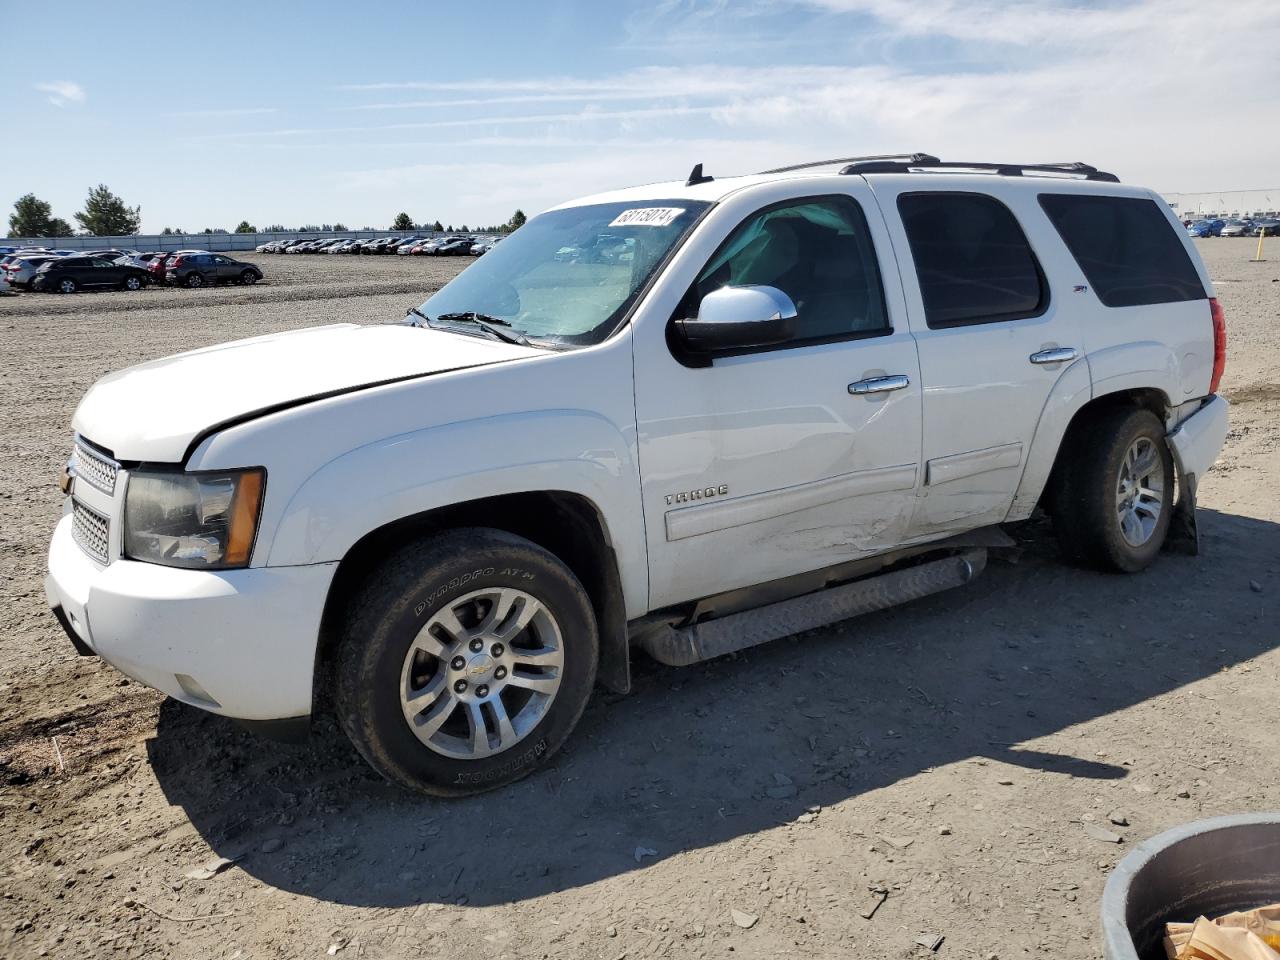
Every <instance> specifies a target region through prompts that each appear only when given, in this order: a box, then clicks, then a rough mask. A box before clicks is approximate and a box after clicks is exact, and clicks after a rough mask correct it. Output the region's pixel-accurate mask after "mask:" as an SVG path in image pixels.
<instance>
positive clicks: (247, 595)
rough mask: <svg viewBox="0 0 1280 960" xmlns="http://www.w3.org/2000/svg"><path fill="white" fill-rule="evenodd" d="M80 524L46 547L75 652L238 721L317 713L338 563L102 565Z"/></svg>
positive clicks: (66, 522) (66, 521) (61, 529)
mask: <svg viewBox="0 0 1280 960" xmlns="http://www.w3.org/2000/svg"><path fill="white" fill-rule="evenodd" d="M71 524H72V519H71V517H70V516H64V517H63V518H62V520H61V521H59V523H58V526H57V528H56V529H55V531H54V534H53V541H52V543H51V544H50V547H49V574H48V576H47V577H46V578H45V593H46V595H47V597H48V601H49V606H50V607H52V608H53V610H54V612H55V615H56V616H58V619H59V621H60V622H62V624H63V626H64V627H66V629H67V631H68V632H69V633H71V634H73V635H74V639H75V640H77V641H78V642H77V643H76V647H77V649H81V651H82V652H84V650H85V649H86V648H87V650H88V651H91V652H92V653H96V654H98V655H99V656H101V657H102V659H104V660H106V661H107V662H108V663H110V664H111V665H112V666H114V667H115V668H116V669H118V670H119V671H120V672H122V673H124V674H126V675H127V676H130V677H132V678H133V679H135V680H137V681H139V682H140V683H144V684H146V685H147V686H149V687H154V688H155V689H157V690H159V691H161V692H162V693H165V694H168V695H169V696H171V697H173V698H174V699H176V700H181V701H183V702H185V703H189V704H192V705H193V706H197V707H201V708H203V709H205V710H209V711H211V712H213V713H218V714H222V715H224V716H227V717H231V718H234V719H239V720H257V721H267V720H283V719H288V718H294V717H304V716H307V715H309V714H310V713H311V698H312V680H313V676H312V675H313V672H314V668H315V655H316V642H317V638H318V636H319V632H320V617H321V614H322V612H323V610H324V604H325V598H326V596H327V594H328V591H329V585H330V582H331V581H332V578H333V573H334V570H335V569H336V568H337V564H336V563H324V564H312V565H308V566H298V567H254V568H250V569H247V570H220V571H202V570H179V569H174V568H171V567H162V566H159V565H157V564H153V563H139V562H138V561H135V560H115V561H114V562H112V563H110V564H108V565H106V566H103V565H101V564H99V563H97V562H96V561H94V560H93V559H91V558H90V557H89V556H87V555H86V554H85V553H84V551H82V550H81V549H80V547H79V546H78V545H77V544H76V542H75V541H74V540H73V539H72V535H71Z"/></svg>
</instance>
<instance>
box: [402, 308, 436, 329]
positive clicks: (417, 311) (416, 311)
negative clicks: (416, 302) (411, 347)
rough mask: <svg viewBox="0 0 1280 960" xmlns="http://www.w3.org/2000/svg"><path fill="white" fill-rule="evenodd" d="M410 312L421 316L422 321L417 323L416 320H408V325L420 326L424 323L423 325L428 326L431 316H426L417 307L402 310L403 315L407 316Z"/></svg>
mask: <svg viewBox="0 0 1280 960" xmlns="http://www.w3.org/2000/svg"><path fill="white" fill-rule="evenodd" d="M410 314H412V315H413V316H415V317H421V318H422V323H418V322H417V321H416V320H414V321H410V323H409V326H411V327H421V326H423V325H424V324H425V325H427V326H430V324H431V318H430V317H428V316H427V315H426V314H425V313H423V312H422V311H421V310H419V309H418V308H417V307H410V308H409V309H408V310H406V311H405V312H404V315H405V316H406V317H407V316H409V315H410Z"/></svg>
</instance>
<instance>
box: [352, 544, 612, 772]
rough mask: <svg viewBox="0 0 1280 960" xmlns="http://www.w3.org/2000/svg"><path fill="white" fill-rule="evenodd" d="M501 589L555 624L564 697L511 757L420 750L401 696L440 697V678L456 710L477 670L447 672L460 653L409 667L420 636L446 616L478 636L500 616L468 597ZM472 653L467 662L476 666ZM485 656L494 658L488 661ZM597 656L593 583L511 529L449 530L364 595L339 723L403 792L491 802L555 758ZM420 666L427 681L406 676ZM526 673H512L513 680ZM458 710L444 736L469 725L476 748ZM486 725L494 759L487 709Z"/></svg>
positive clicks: (404, 553) (411, 551)
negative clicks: (492, 795)
mask: <svg viewBox="0 0 1280 960" xmlns="http://www.w3.org/2000/svg"><path fill="white" fill-rule="evenodd" d="M501 588H510V589H513V590H516V591H520V592H521V593H523V594H526V595H528V596H529V597H532V598H533V599H534V600H535V601H537V603H539V604H541V606H542V607H543V608H544V610H545V611H546V612H547V613H548V614H549V615H550V616H551V618H553V620H554V625H555V627H556V628H558V631H559V640H560V650H562V651H563V666H562V667H561V668H560V669H559V678H560V683H559V687H558V689H557V690H556V691H555V693H554V696H553V697H552V699H551V700H550V702H549V704H548V705H547V706H546V708H545V712H544V713H542V714H541V716H540V717H538V718H537V720H536V723H534V724H533V725H532V726H531V727H530V728H528V729H527V731H526V732H525V733H524V734H523V735H522V736H520V738H519V739H517V740H515V741H514V742H513V743H512V745H511V746H510V747H509V748H505V749H501V750H499V751H497V752H494V753H492V754H490V755H489V756H485V757H481V758H457V757H451V756H446V755H445V754H444V753H442V752H439V751H438V750H437V749H436V748H435V747H432V746H428V745H427V743H426V742H424V741H423V740H422V739H419V736H418V734H417V733H415V731H414V729H413V728H411V727H410V724H409V720H408V719H406V710H405V708H403V707H402V703H401V691H402V690H403V689H405V688H406V687H412V688H414V689H420V687H418V686H417V685H418V684H422V685H424V686H430V685H431V684H432V683H433V682H435V681H436V678H437V674H439V681H440V682H441V683H442V689H445V690H446V692H445V694H442V695H441V696H442V697H443V696H449V698H450V700H452V699H455V698H454V697H452V695H450V694H448V689H453V690H456V689H457V687H456V680H450V679H449V678H453V677H457V676H471V675H472V674H471V666H470V663H471V661H470V660H467V663H468V666H467V669H466V673H465V674H461V675H460V674H454V673H449V672H448V670H447V669H446V668H451V664H460V663H461V662H462V661H463V659H464V657H460V656H457V655H456V653H449V654H447V655H444V656H443V658H442V659H440V658H435V657H426V656H425V655H422V654H415V657H420V658H421V659H416V660H413V661H410V660H408V659H407V658H409V656H410V651H411V649H412V648H413V645H414V642H415V638H417V637H418V636H419V632H420V631H423V630H426V628H427V625H428V624H429V623H430V622H431V621H432V619H433V618H434V617H436V616H437V615H438V614H440V613H441V612H442V611H445V610H449V609H454V610H456V611H458V616H459V620H461V621H462V622H463V625H464V627H474V626H475V621H478V620H481V619H483V617H484V616H486V615H489V614H491V613H492V612H493V608H491V607H486V606H485V603H486V601H485V600H484V599H480V600H476V601H467V602H464V598H467V597H471V596H472V595H473V594H483V593H484V591H485V590H497V589H501ZM471 604H474V605H475V606H474V618H475V620H472V619H471V618H470V617H469V616H468V611H470V610H472V609H473V608H472V606H471ZM451 605H455V606H451ZM504 622H514V621H508V620H504ZM536 623H537V621H535V626H536ZM446 636H447V635H446ZM532 636H533V628H532V627H530V628H523V629H522V630H521V632H519V633H515V634H513V635H512V636H511V639H510V647H511V650H512V651H514V650H516V649H518V645H519V644H522V643H529V642H530V640H529V639H528V638H531V637H532ZM485 642H486V643H487V642H488V641H485ZM538 643H539V644H541V640H539V641H538ZM469 649H471V650H474V649H475V648H474V647H471V648H469ZM489 649H491V648H489ZM464 652H465V656H466V658H470V657H471V656H472V654H471V653H470V652H466V651H464ZM509 652H511V651H509ZM475 656H476V657H477V658H480V659H482V660H483V659H488V658H487V657H484V656H483V654H481V653H477V654H475ZM597 657H598V643H597V632H596V621H595V615H594V614H593V612H592V608H591V603H590V600H589V598H588V597H587V594H586V591H585V590H583V588H582V584H581V583H579V582H578V579H577V578H576V577H575V576H574V575H573V573H572V572H571V571H570V570H569V568H568V567H566V566H565V565H564V564H563V563H562V562H561V561H560V560H559V559H557V558H556V557H555V556H554V555H553V554H551V553H550V552H548V551H547V550H544V549H543V548H542V547H539V546H537V545H536V544H534V543H531V542H529V541H528V540H525V539H524V538H522V537H517V536H515V535H513V534H510V533H506V532H504V531H501V530H493V529H488V528H480V527H475V528H465V529H459V530H453V531H447V532H444V533H441V534H438V535H436V536H433V537H430V538H428V539H425V540H422V541H419V542H417V543H413V544H410V545H408V546H406V547H404V548H403V549H401V550H399V551H397V552H395V553H393V554H392V555H391V556H390V557H389V558H388V559H387V560H386V561H385V562H384V563H383V564H382V565H381V566H380V567H378V568H377V569H376V570H375V571H373V572H372V573H371V574H370V576H369V578H368V580H367V581H366V582H365V585H364V586H363V587H362V588H361V589H359V590H358V591H357V592H356V593H355V594H354V596H353V598H352V601H351V603H350V605H349V607H348V612H347V619H346V624H345V627H344V632H343V636H342V639H341V642H340V647H339V650H338V655H337V663H336V671H335V678H334V682H335V688H336V689H335V702H336V707H337V713H338V720H339V722H340V723H341V724H342V727H343V729H344V730H345V731H346V734H347V736H348V737H349V738H350V739H351V742H352V743H353V744H354V745H355V747H356V749H357V750H358V751H359V752H360V754H361V755H362V756H363V757H364V758H365V759H366V760H367V761H368V762H369V764H370V765H371V766H372V767H373V768H374V769H375V770H377V771H378V772H379V773H381V774H382V775H383V776H384V777H386V778H387V779H388V780H390V781H392V782H393V783H398V784H400V785H402V786H404V787H407V788H408V789H410V790H415V791H418V792H421V793H427V794H433V795H436V796H454V797H456V796H466V795H469V794H475V793H481V792H483V791H486V790H492V789H494V788H496V787H500V786H503V785H505V784H508V783H511V782H513V781H515V780H518V779H520V778H522V777H524V776H526V775H528V774H529V773H532V772H533V771H534V770H536V769H538V768H539V767H540V766H542V765H543V764H544V763H545V762H546V761H547V760H548V759H549V758H550V757H551V756H552V755H554V754H555V752H556V750H558V749H559V747H560V746H561V744H563V743H564V741H565V739H566V738H567V737H568V736H569V733H570V732H571V731H572V730H573V728H574V726H575V725H576V724H577V722H578V719H579V718H580V717H581V716H582V711H583V709H584V708H585V707H586V704H587V700H588V698H589V697H590V695H591V689H592V686H593V684H594V683H595V676H596V665H597ZM451 658H455V659H452V660H451ZM419 665H423V666H421V669H423V670H425V671H426V673H425V675H424V676H423V677H418V676H417V675H416V674H410V673H408V672H406V671H409V670H411V669H412V670H418V669H420V667H419ZM522 669H523V668H520V667H516V666H513V667H512V669H511V675H512V677H513V678H514V677H515V675H516V673H515V672H516V670H522ZM535 669H539V670H541V669H543V668H535ZM494 676H495V677H496V676H497V675H496V674H494ZM477 682H482V681H477ZM509 682H512V684H513V685H512V687H509V688H507V691H508V692H507V693H504V694H503V696H510V695H513V696H515V697H516V698H520V697H529V698H530V700H531V698H532V695H530V694H527V693H526V692H525V691H524V690H523V689H521V688H516V686H515V684H514V682H513V681H509ZM479 689H480V688H479V687H476V688H475V689H473V690H471V691H470V692H468V693H467V694H466V695H467V696H470V695H472V694H474V693H475V692H476V691H478V690H479ZM461 696H462V695H459V697H458V698H456V699H461ZM428 702H433V701H428ZM442 702H443V701H442ZM528 702H529V701H528V700H526V701H525V703H526V704H527V703H528ZM519 708H520V707H519V700H518V699H517V701H516V706H515V708H514V710H513V707H512V706H511V705H510V704H508V705H507V706H506V707H505V710H507V711H513V712H512V717H513V718H514V717H515V716H516V713H518V710H519ZM451 709H453V708H449V710H451ZM457 709H458V712H457V713H452V714H450V720H449V721H448V723H447V724H446V725H445V726H441V727H440V731H441V732H447V730H448V729H451V728H450V727H449V725H450V724H454V723H455V722H465V723H470V727H469V729H470V731H471V733H470V735H471V736H472V737H474V736H475V734H474V731H475V730H476V726H475V724H474V720H469V719H468V718H469V716H470V715H469V714H468V713H467V707H466V705H465V704H463V705H462V706H460V707H459V708H457ZM479 709H480V708H477V710H479ZM449 710H443V711H440V712H442V713H448V712H449ZM419 716H422V717H425V714H419ZM484 717H485V720H484V723H483V725H482V726H483V729H485V731H486V732H485V735H484V738H485V739H484V742H485V744H486V749H491V748H493V747H492V743H493V742H494V741H498V737H499V736H500V735H499V734H498V733H497V726H496V722H495V721H494V720H493V715H492V714H491V713H490V712H488V710H487V708H486V709H485V711H484ZM452 729H454V730H457V731H458V732H459V735H460V736H461V737H463V738H465V737H466V736H467V735H468V734H467V728H466V727H461V728H459V727H456V726H455V727H453V728H452ZM517 732H518V731H517ZM491 733H492V740H491ZM431 736H433V737H436V736H438V734H432V735H431ZM498 742H500V741H498Z"/></svg>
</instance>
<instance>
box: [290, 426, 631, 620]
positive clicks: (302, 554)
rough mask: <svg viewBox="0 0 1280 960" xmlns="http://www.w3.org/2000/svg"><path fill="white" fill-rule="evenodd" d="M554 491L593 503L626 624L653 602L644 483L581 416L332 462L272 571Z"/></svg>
mask: <svg viewBox="0 0 1280 960" xmlns="http://www.w3.org/2000/svg"><path fill="white" fill-rule="evenodd" d="M536 490H554V491H564V492H567V493H574V494H578V495H580V496H583V497H585V498H586V499H587V500H589V501H590V502H591V503H592V504H594V505H595V507H596V509H597V510H598V511H599V513H600V516H601V518H602V520H603V523H604V526H605V531H606V535H607V536H608V538H609V540H610V545H611V546H612V547H613V549H614V551H615V553H616V555H617V558H618V566H619V575H620V577H621V581H622V591H623V596H624V598H625V601H626V607H627V611H628V615H629V616H637V615H639V614H638V613H636V612H635V611H639V613H643V612H644V611H643V607H644V604H645V602H646V599H647V596H648V574H647V561H646V556H645V544H644V525H643V519H642V516H641V510H640V475H639V470H638V466H637V464H636V463H635V461H634V459H633V458H632V456H631V453H630V449H629V447H628V445H627V443H626V440H625V438H624V437H623V436H622V434H621V433H620V432H619V431H618V430H617V428H616V427H615V426H614V425H613V424H612V423H610V422H609V421H608V420H607V419H605V418H604V417H602V416H600V415H598V414H594V413H590V412H587V411H579V410H549V411H538V412H534V413H526V414H516V415H511V414H508V415H504V416H502V417H491V418H482V419H478V420H468V421H461V422H456V423H451V424H447V425H442V426H436V427H430V428H427V429H423V430H418V431H414V432H412V433H405V434H400V435H398V436H393V437H387V438H385V439H382V440H378V441H377V442H375V443H371V444H368V445H366V446H363V447H359V448H357V449H355V450H352V451H350V452H348V453H345V454H343V455H341V456H339V457H337V458H336V459H334V460H332V461H330V462H329V463H327V464H325V465H324V466H323V467H321V468H320V469H319V470H317V471H316V472H315V473H313V474H312V475H311V476H310V477H309V478H308V479H307V480H306V481H305V482H304V483H303V484H302V485H301V486H300V487H299V488H298V489H297V490H296V491H295V492H294V494H293V496H292V498H291V499H290V500H289V502H288V504H287V505H286V506H285V508H284V511H283V514H282V516H281V519H280V523H279V525H278V526H277V528H276V532H275V536H274V538H273V540H272V543H271V549H270V553H269V555H268V558H267V564H268V566H287V565H295V564H308V563H325V562H329V561H333V560H340V559H341V558H342V557H343V556H344V555H345V554H346V553H347V551H348V550H350V549H351V547H352V546H353V545H354V544H355V543H356V542H357V541H358V540H360V539H361V538H362V537H363V536H365V535H366V534H367V533H369V532H371V531H373V530H376V529H378V528H379V527H382V526H385V525H386V524H388V523H392V522H394V521H396V520H400V519H403V518H405V517H410V516H414V515H416V514H420V513H424V512H426V511H429V510H433V509H436V508H439V507H445V506H450V505H454V504H458V503H463V502H466V501H471V500H478V499H481V498H484V497H494V496H501V495H503V494H512V493H527V492H529V491H536Z"/></svg>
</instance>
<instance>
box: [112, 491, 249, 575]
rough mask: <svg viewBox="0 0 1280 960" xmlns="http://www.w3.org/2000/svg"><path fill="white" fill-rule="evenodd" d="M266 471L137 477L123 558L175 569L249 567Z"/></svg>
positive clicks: (129, 497) (128, 500)
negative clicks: (160, 564) (159, 564)
mask: <svg viewBox="0 0 1280 960" xmlns="http://www.w3.org/2000/svg"><path fill="white" fill-rule="evenodd" d="M265 486H266V471H264V470H262V469H261V468H255V469H253V470H228V471H224V472H218V473H182V472H180V471H172V472H170V471H165V472H160V471H155V472H148V471H145V470H144V471H138V472H137V473H133V474H130V476H129V489H128V492H127V493H126V494H125V505H124V554H125V556H126V557H129V558H131V559H133V560H145V561H147V562H149V563H162V564H164V565H166V566H170V567H192V568H195V569H199V570H225V569H227V568H229V567H247V566H248V565H249V555H250V554H251V553H252V551H253V538H254V535H255V534H256V533H257V531H258V514H259V511H260V510H261V507H262V491H263V488H264V487H265Z"/></svg>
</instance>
